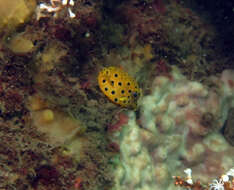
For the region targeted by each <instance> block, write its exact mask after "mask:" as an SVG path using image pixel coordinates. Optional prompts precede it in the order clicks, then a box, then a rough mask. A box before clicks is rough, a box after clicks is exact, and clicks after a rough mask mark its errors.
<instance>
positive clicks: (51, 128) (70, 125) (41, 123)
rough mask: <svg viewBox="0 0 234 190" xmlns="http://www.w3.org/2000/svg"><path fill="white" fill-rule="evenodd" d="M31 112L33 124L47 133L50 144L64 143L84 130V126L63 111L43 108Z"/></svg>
mask: <svg viewBox="0 0 234 190" xmlns="http://www.w3.org/2000/svg"><path fill="white" fill-rule="evenodd" d="M31 114H32V121H33V124H34V126H35V127H36V128H37V130H38V131H40V132H43V133H45V134H46V135H47V137H48V142H49V143H51V144H54V145H59V144H64V143H65V142H67V141H70V140H71V139H72V138H74V137H75V136H79V135H81V134H83V133H84V132H85V127H84V125H82V123H81V122H80V121H79V120H77V119H74V118H72V117H70V116H69V115H67V114H65V113H63V112H60V111H56V110H53V109H44V110H39V111H32V112H31Z"/></svg>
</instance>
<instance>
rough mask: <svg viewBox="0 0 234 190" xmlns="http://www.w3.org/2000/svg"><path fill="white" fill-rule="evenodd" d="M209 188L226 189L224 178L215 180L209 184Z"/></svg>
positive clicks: (211, 189) (212, 189)
mask: <svg viewBox="0 0 234 190" xmlns="http://www.w3.org/2000/svg"><path fill="white" fill-rule="evenodd" d="M209 186H210V187H209V190H224V182H223V180H222V179H219V181H218V180H217V179H215V180H213V183H212V184H210V185H209Z"/></svg>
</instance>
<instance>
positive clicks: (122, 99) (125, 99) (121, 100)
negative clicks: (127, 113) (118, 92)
mask: <svg viewBox="0 0 234 190" xmlns="http://www.w3.org/2000/svg"><path fill="white" fill-rule="evenodd" d="M127 100H128V98H127V97H126V96H124V97H121V98H119V101H120V102H127Z"/></svg>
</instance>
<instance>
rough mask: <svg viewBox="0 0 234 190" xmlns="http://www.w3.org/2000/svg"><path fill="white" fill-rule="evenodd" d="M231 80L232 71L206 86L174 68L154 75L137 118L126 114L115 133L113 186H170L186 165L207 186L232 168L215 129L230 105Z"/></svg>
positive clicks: (230, 151)
mask: <svg viewBox="0 0 234 190" xmlns="http://www.w3.org/2000/svg"><path fill="white" fill-rule="evenodd" d="M233 82H234V72H233V71H231V70H226V71H224V72H223V73H222V74H221V76H220V77H219V78H218V77H211V78H210V79H209V86H210V87H209V86H207V85H205V84H201V83H198V82H193V81H189V80H187V79H186V77H185V76H183V75H182V74H181V73H180V72H179V70H178V69H177V68H173V69H172V72H171V73H170V77H165V76H159V77H156V78H155V79H154V81H153V91H152V94H150V95H147V96H145V97H143V98H142V101H141V103H140V115H139V116H138V117H139V119H138V120H137V119H136V115H135V113H134V112H130V113H129V122H128V124H126V125H125V126H124V128H123V130H122V131H121V133H120V134H118V135H117V136H118V138H119V139H120V150H121V155H122V157H121V161H122V162H121V165H120V166H119V167H118V169H117V170H116V175H115V176H116V182H117V189H125V188H126V187H128V188H130V189H174V188H175V187H174V182H173V179H172V176H174V175H180V174H181V171H183V170H185V169H186V168H191V169H192V170H193V177H194V178H195V179H199V180H200V182H201V183H203V184H208V183H210V182H211V181H212V179H214V178H216V177H217V176H221V175H222V174H224V173H225V172H226V171H228V170H229V169H230V168H231V167H233V163H234V160H233V156H232V155H233V154H234V152H233V151H234V150H233V147H232V146H231V145H229V144H228V142H226V140H225V139H224V137H223V136H222V135H221V134H220V133H219V131H220V129H221V128H222V127H223V126H224V122H225V121H226V119H227V113H228V111H229V109H230V108H231V107H233V106H234V101H233V100H234V99H233V98H234V86H233ZM230 100H231V101H230ZM117 136H116V137H117Z"/></svg>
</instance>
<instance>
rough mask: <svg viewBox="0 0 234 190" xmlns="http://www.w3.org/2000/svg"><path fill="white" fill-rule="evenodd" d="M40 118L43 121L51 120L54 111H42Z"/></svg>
mask: <svg viewBox="0 0 234 190" xmlns="http://www.w3.org/2000/svg"><path fill="white" fill-rule="evenodd" d="M42 120H43V121H44V122H45V123H48V122H52V121H53V120H54V112H53V111H52V110H50V109H46V110H43V111H42Z"/></svg>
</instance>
